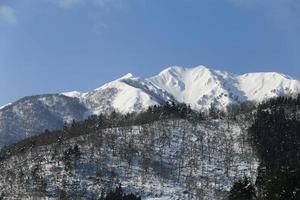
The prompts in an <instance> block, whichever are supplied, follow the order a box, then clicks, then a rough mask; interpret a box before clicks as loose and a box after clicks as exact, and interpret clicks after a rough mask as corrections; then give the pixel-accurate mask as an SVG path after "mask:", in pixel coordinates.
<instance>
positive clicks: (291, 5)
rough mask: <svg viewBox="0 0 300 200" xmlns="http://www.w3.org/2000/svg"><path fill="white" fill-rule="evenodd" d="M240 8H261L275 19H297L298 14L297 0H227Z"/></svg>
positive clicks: (298, 5) (299, 9)
mask: <svg viewBox="0 0 300 200" xmlns="http://www.w3.org/2000/svg"><path fill="white" fill-rule="evenodd" d="M228 1H229V2H231V3H233V4H234V5H235V6H239V7H242V8H247V9H252V8H259V9H262V10H263V11H264V12H265V13H266V14H267V15H268V16H269V17H271V18H273V19H276V20H290V19H293V20H295V19H296V20H298V19H299V15H300V1H299V0H228Z"/></svg>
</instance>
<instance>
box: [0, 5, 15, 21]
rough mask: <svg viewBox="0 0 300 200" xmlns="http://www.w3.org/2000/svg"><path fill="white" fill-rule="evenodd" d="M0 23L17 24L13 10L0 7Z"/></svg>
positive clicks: (3, 6)
mask: <svg viewBox="0 0 300 200" xmlns="http://www.w3.org/2000/svg"><path fill="white" fill-rule="evenodd" d="M0 22H7V23H11V24H15V23H16V22H17V18H16V12H15V10H14V9H13V8H11V7H9V6H5V5H0Z"/></svg>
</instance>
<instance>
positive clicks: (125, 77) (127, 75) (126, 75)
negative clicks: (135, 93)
mask: <svg viewBox="0 0 300 200" xmlns="http://www.w3.org/2000/svg"><path fill="white" fill-rule="evenodd" d="M129 78H134V76H133V74H132V73H127V74H125V75H124V76H122V77H121V78H119V79H118V80H122V79H129Z"/></svg>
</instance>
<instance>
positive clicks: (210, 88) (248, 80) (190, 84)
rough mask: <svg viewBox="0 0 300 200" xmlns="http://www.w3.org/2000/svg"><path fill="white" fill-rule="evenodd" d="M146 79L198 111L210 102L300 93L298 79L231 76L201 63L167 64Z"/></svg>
mask: <svg viewBox="0 0 300 200" xmlns="http://www.w3.org/2000/svg"><path fill="white" fill-rule="evenodd" d="M147 80H149V81H150V82H152V83H153V84H155V85H156V86H157V87H160V88H162V89H164V90H165V91H167V92H168V93H169V94H171V95H172V96H173V97H175V99H176V100H178V101H179V102H185V103H187V104H190V105H191V106H192V108H194V109H200V110H204V109H207V108H209V107H210V106H211V105H214V106H216V107H219V108H223V109H224V108H225V107H226V106H227V105H229V104H234V103H241V102H244V101H261V100H263V99H266V98H271V97H276V96H281V95H290V94H295V93H299V92H300V82H299V81H298V80H294V79H292V78H291V77H288V76H285V75H282V74H279V73H274V72H272V73H268V72H267V73H264V72H262V73H248V74H244V75H234V74H230V73H227V72H224V71H219V70H212V69H209V68H207V67H204V66H198V67H195V68H182V67H177V66H175V67H170V68H167V69H165V70H164V71H162V72H161V73H160V74H158V75H157V76H154V77H151V78H149V79H147Z"/></svg>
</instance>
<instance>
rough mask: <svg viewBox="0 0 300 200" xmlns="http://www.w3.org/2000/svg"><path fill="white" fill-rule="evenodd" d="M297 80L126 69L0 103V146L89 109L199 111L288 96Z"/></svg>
mask: <svg viewBox="0 0 300 200" xmlns="http://www.w3.org/2000/svg"><path fill="white" fill-rule="evenodd" d="M299 92H300V81H299V80H296V79H293V78H292V77H289V76H287V75H284V74H281V73H276V72H261V73H247V74H242V75H235V74H232V73H228V72H225V71H219V70H213V69H210V68H207V67H205V66H197V67H194V68H184V67H179V66H173V67H169V68H166V69H165V70H163V71H162V72H160V73H159V74H158V75H156V76H153V77H150V78H140V77H135V76H133V75H132V74H130V73H129V74H127V75H125V76H123V77H121V78H119V79H117V80H114V81H112V82H109V83H106V84H104V85H103V86H101V87H99V88H97V89H94V90H92V91H89V92H85V93H81V92H77V91H73V92H66V93H58V94H46V95H36V96H29V97H25V98H22V99H20V100H18V101H16V102H13V103H10V104H8V105H6V106H2V107H1V108H0V141H1V142H0V146H3V145H6V144H10V143H14V142H16V141H18V140H20V139H23V138H26V137H29V136H32V135H34V134H37V133H38V132H41V131H44V130H45V129H49V130H53V129H58V128H61V127H62V126H63V124H64V122H71V121H72V120H83V119H85V118H87V117H88V116H90V115H93V114H96V115H98V114H101V113H109V112H112V111H114V110H115V111H117V112H121V113H129V112H139V111H142V110H145V109H147V108H148V107H149V106H153V105H162V104H165V103H166V102H168V101H173V102H174V103H186V104H188V105H190V106H191V108H192V109H194V110H197V111H204V110H206V109H209V108H210V107H211V106H214V107H217V108H219V109H225V108H226V107H227V106H228V105H231V104H240V103H242V102H245V101H255V102H260V101H262V100H264V99H268V98H272V97H277V96H284V95H292V94H297V93H299Z"/></svg>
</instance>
